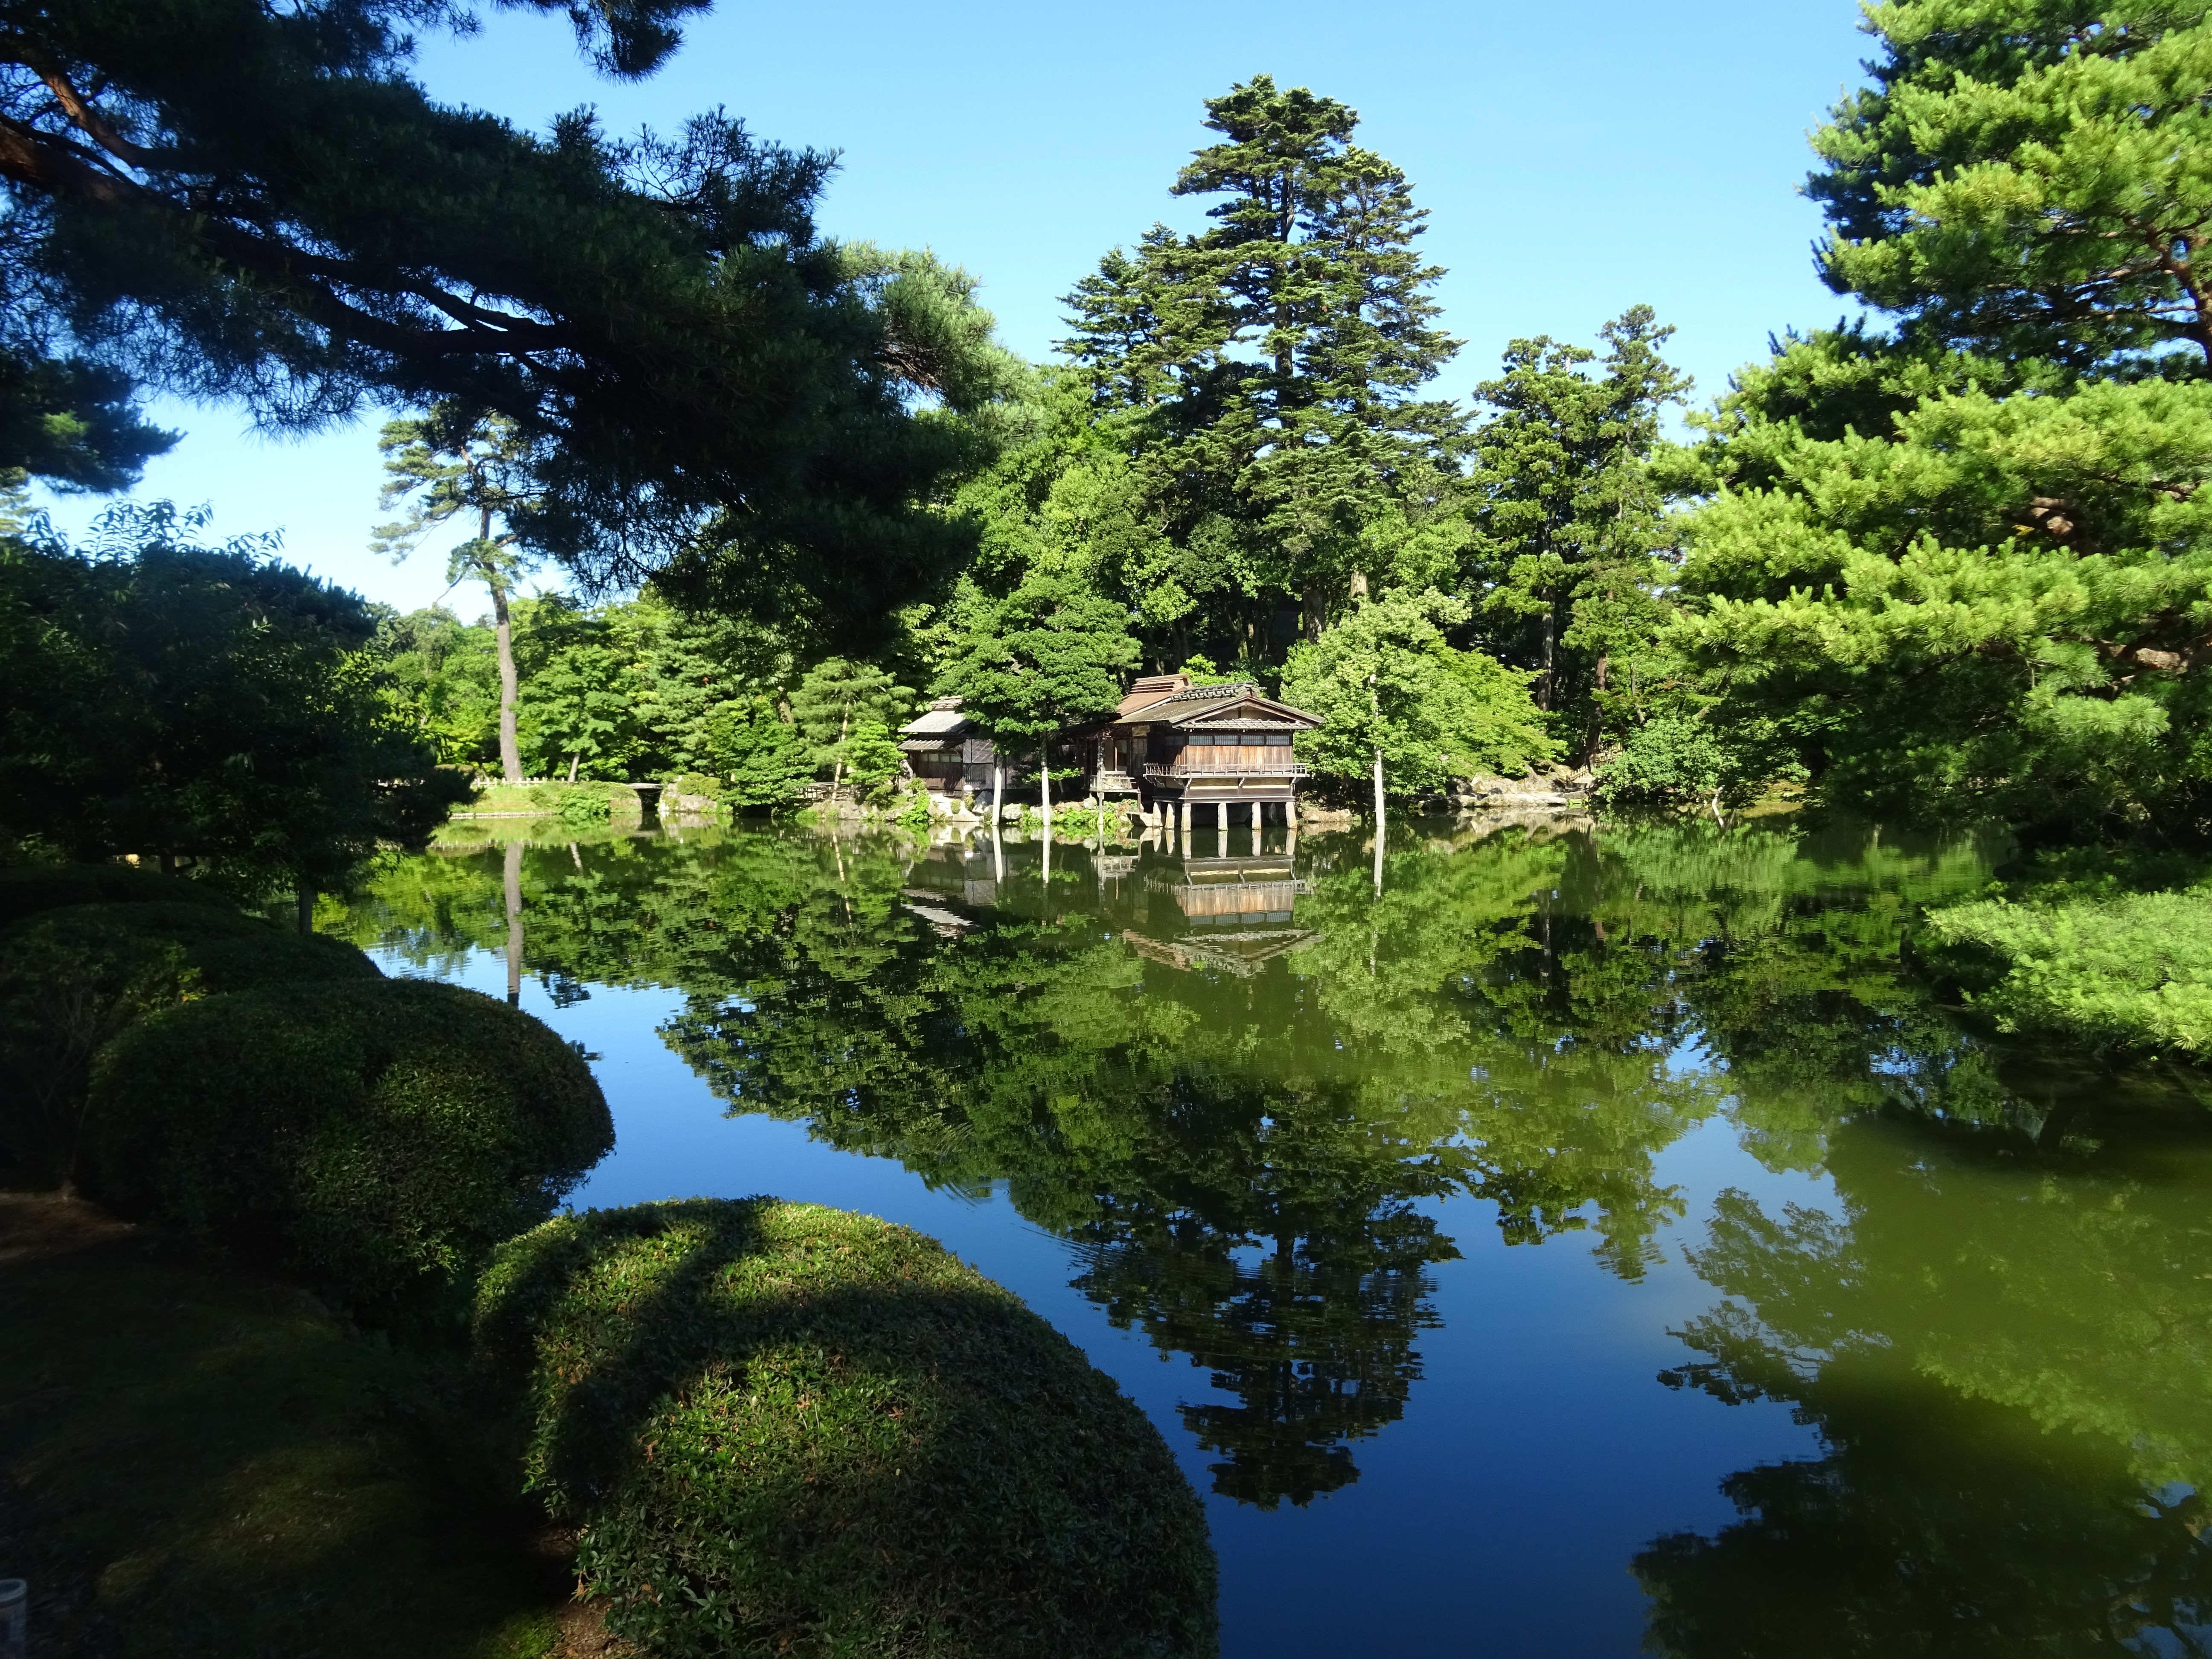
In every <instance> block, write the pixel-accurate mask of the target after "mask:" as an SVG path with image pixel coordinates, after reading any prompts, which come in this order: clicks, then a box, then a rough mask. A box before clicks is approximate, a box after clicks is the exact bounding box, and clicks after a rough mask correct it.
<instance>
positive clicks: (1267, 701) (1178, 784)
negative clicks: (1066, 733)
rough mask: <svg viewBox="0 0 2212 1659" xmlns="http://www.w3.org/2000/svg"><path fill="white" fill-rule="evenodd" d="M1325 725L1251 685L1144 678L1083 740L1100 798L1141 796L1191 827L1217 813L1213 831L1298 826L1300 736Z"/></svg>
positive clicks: (1149, 808) (1147, 805)
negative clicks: (1294, 746)
mask: <svg viewBox="0 0 2212 1659" xmlns="http://www.w3.org/2000/svg"><path fill="white" fill-rule="evenodd" d="M1320 725H1321V721H1320V720H1318V719H1317V718H1316V717H1315V716H1314V715H1311V714H1307V713H1306V712H1305V711H1304V709H1302V708H1291V705H1290V704H1288V703H1286V702H1276V701H1275V700H1274V699H1273V697H1267V696H1261V691H1260V688H1259V686H1258V685H1256V684H1254V683H1253V682H1251V681H1249V680H1237V681H1231V682H1229V683H1227V684H1218V685H1193V684H1191V683H1190V676H1188V674H1155V675H1152V676H1150V677H1148V678H1144V679H1140V680H1139V681H1138V682H1137V683H1136V684H1135V685H1133V686H1132V687H1131V688H1130V690H1129V695H1128V696H1126V697H1124V698H1122V699H1121V706H1120V707H1119V708H1117V709H1116V710H1115V714H1114V718H1113V719H1112V720H1109V721H1107V722H1105V723H1104V724H1103V726H1094V727H1091V728H1090V729H1088V730H1086V731H1085V732H1080V733H1073V734H1071V735H1072V736H1074V737H1076V738H1078V739H1079V741H1083V740H1087V742H1088V743H1089V744H1090V746H1091V751H1092V752H1091V761H1092V766H1091V793H1093V794H1096V795H1098V796H1101V797H1110V796H1114V795H1124V796H1126V795H1135V796H1137V797H1138V798H1139V800H1140V802H1141V803H1142V805H1143V809H1144V811H1145V812H1146V815H1147V816H1150V815H1151V814H1152V813H1153V812H1154V811H1161V812H1162V813H1164V815H1166V816H1168V817H1173V819H1174V820H1175V821H1176V823H1178V824H1179V825H1180V827H1181V828H1182V829H1185V830H1188V829H1191V828H1192V827H1193V826H1192V822H1191V819H1192V814H1193V811H1194V810H1199V811H1202V810H1204V809H1205V808H1207V807H1212V809H1213V811H1212V817H1213V827H1215V828H1226V827H1227V826H1228V825H1229V824H1230V823H1231V822H1232V821H1234V822H1241V823H1248V824H1250V825H1252V826H1254V827H1255V828H1256V827H1257V826H1259V825H1260V824H1262V823H1294V822H1296V814H1297V787H1298V780H1299V779H1300V778H1302V777H1304V776H1305V775H1306V768H1305V765H1304V763H1303V762H1301V761H1299V760H1298V759H1297V757H1296V756H1295V755H1294V754H1293V753H1292V750H1291V738H1294V737H1296V736H1297V734H1298V733H1299V732H1310V731H1312V730H1314V729H1315V728H1316V726H1320Z"/></svg>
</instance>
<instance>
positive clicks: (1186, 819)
mask: <svg viewBox="0 0 2212 1659" xmlns="http://www.w3.org/2000/svg"><path fill="white" fill-rule="evenodd" d="M1176 834H1177V835H1178V836H1182V839H1183V840H1184V841H1185V842H1188V840H1189V839H1190V802H1189V801H1188V799H1184V800H1179V801H1177V802H1176Z"/></svg>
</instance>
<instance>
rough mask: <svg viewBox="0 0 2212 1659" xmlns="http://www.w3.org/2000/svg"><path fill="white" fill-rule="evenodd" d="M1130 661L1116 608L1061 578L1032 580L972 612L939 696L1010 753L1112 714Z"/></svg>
mask: <svg viewBox="0 0 2212 1659" xmlns="http://www.w3.org/2000/svg"><path fill="white" fill-rule="evenodd" d="M1136 660H1137V647H1136V642H1135V641H1133V640H1132V639H1131V638H1130V637H1129V617H1128V613H1127V611H1125V610H1124V609H1122V607H1121V606H1120V605H1117V604H1115V602H1114V601H1113V600H1111V599H1104V598H1102V597H1101V596H1099V595H1097V594H1096V593H1093V592H1088V591H1086V590H1085V589H1084V588H1083V587H1082V586H1079V585H1078V584H1076V583H1074V582H1073V581H1070V580H1066V579H1065V578H1061V577H1054V576H1032V577H1031V578H1030V579H1029V580H1026V581H1024V583H1023V584H1022V586H1019V587H1018V588H1016V589H1015V590H1014V591H1013V592H1012V593H1010V594H1008V595H1007V596H1006V598H1005V599H1002V600H1000V601H999V602H998V603H996V604H993V605H983V606H981V607H979V609H978V611H977V612H976V613H975V616H974V617H973V618H972V619H971V623H970V626H969V629H968V630H967V631H966V632H965V633H964V634H963V636H962V637H961V638H960V640H959V641H958V642H957V651H956V653H955V654H954V655H953V656H952V658H951V661H950V662H949V663H948V664H947V665H945V669H944V670H943V671H942V672H941V673H940V674H939V677H938V686H937V689H938V690H939V691H940V692H941V693H944V694H946V695H949V696H957V697H958V698H959V699H960V700H961V705H960V706H961V712H962V713H963V714H967V715H968V716H969V718H970V719H971V720H974V721H975V723H976V724H977V725H979V726H981V727H982V728H983V729H984V730H985V731H986V732H989V733H990V734H991V735H992V737H993V738H994V739H996V740H997V741H998V742H1000V744H1003V745H1006V746H1007V747H1012V746H1013V745H1015V744H1019V743H1021V742H1022V741H1024V739H1027V740H1030V741H1036V740H1040V739H1042V738H1046V737H1047V736H1048V735H1049V734H1050V733H1052V732H1057V731H1059V730H1060V728H1061V727H1063V726H1066V725H1068V724H1070V723H1071V722H1073V721H1077V720H1088V719H1091V718H1093V717H1095V716H1097V715H1100V714H1106V713H1108V712H1109V711H1110V710H1112V708H1114V706H1115V704H1116V703H1118V702H1120V701H1121V675H1122V673H1123V671H1125V670H1127V669H1128V668H1130V667H1132V666H1133V665H1135V663H1136Z"/></svg>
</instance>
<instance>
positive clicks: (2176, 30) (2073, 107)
mask: <svg viewBox="0 0 2212 1659" xmlns="http://www.w3.org/2000/svg"><path fill="white" fill-rule="evenodd" d="M1863 27H1864V28H1865V29H1866V31H1867V32H1868V33H1869V34H1871V35H1873V36H1874V37H1875V40H1877V41H1878V42H1879V43H1880V46H1881V54H1880V56H1879V57H1877V58H1875V60H1874V61H1873V62H1871V63H1869V64H1868V65H1867V68H1868V70H1869V71H1870V73H1871V74H1872V75H1873V76H1874V80H1875V84H1874V86H1873V87H1871V88H1865V89H1863V90H1861V91H1858V92H1856V93H1853V94H1850V96H1848V97H1846V98H1845V99H1844V100H1843V101H1842V102H1841V103H1839V104H1838V106H1836V108H1835V111H1834V112H1833V114H1832V118H1831V120H1830V122H1829V124H1828V125H1826V126H1825V127H1823V128H1822V129H1820V131H1819V132H1817V133H1816V134H1814V140H1813V143H1814V149H1816V150H1817V151H1818V152H1819V153H1820V158H1821V160H1822V161H1823V162H1824V163H1825V164H1826V165H1825V167H1823V169H1822V170H1821V171H1820V172H1817V173H1814V175H1813V177H1812V178H1811V179H1810V180H1809V181H1808V185H1807V187H1806V188H1807V193H1808V195H1810V196H1811V197H1813V198H1814V200H1815V201H1818V202H1820V203H1821V204H1823V206H1824V207H1825V208H1826V212H1827V215H1828V218H1829V222H1830V226H1831V229H1830V233H1829V236H1828V240H1827V242H1826V246H1824V247H1823V249H1822V250H1821V256H1820V257H1821V263H1822V268H1823V270H1824V272H1825V274H1826V277H1827V280H1828V283H1829V284H1830V286H1831V287H1832V288H1834V289H1836V290H1837V291H1838V293H1843V294H1852V295H1858V296H1859V297H1860V298H1862V299H1864V300H1866V301H1869V302H1870V303H1872V304H1874V305H1875V306H1878V307H1881V308H1882V309H1884V310H1887V311H1892V312H1897V313H1903V314H1904V316H1905V318H1906V319H1907V331H1908V332H1909V333H1911V334H1913V335H1915V336H1917V337H1922V338H1923V339H1925V340H1927V341H1928V342H1929V343H1935V344H1947V343H1949V344H1962V345H1969V346H1973V347H1976V348H1978V349H1984V350H1986V351H1988V352H1990V354H1991V355H1992V356H1998V357H2044V358H2049V359H2051V360H2054V361H2057V362H2063V363H2066V364H2069V365H2071V366H2073V367H2075V368H2080V369H2092V370H2093V369H2095V368H2098V367H2099V366H2100V365H2106V364H2110V363H2112V362H2115V361H2116V360H2121V359H2125V358H2128V357H2131V356H2135V355H2136V354H2139V353H2144V352H2157V351H2159V350H2160V348H2161V347H2166V346H2169V345H2185V346H2186V347H2188V348H2191V349H2190V350H2189V351H2188V352H2187V353H2186V355H2185V357H2183V358H2181V359H2178V360H2176V361H2175V362H2174V364H2173V366H2174V367H2175V368H2178V369H2179V368H2183V367H2184V366H2185V365H2187V366H2189V367H2191V368H2193V370H2194V372H2196V373H2198V374H2202V373H2203V372H2204V370H2205V368H2206V366H2207V365H2208V364H2212V264H2208V263H2207V256H2208V247H2207V240H2208V238H2212V114H2208V112H2207V110H2206V106H2205V88H2206V86H2207V85H2208V84H2212V8H2208V7H2207V6H2205V5H2203V4H2202V3H2188V0H2184V3H2179V4H2177V3H2173V0H2119V3H2081V0H2075V3H2064V4H2031V3H2026V0H1890V3H1885V4H1878V5H1873V6H1869V8H1868V9H1867V13H1866V20H1865V22H1864V24H1863Z"/></svg>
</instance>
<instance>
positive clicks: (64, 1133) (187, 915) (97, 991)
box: [0, 877, 382, 1182]
mask: <svg viewBox="0 0 2212 1659" xmlns="http://www.w3.org/2000/svg"><path fill="white" fill-rule="evenodd" d="M162 879H163V878H160V877H155V878H154V880H155V881H156V882H160V881H161V880H162ZM381 977H382V975H380V973H379V972H378V970H377V967H376V964H375V963H373V962H371V961H370V960H369V959H368V957H366V956H364V955H363V954H362V952H361V951H357V950H356V949H355V948H354V947H353V946H352V945H348V944H346V943H345V942H344V941H343V940H342V939H327V938H324V937H322V936H320V935H317V934H307V935H302V934H299V933H289V932H287V931H285V930H284V929H283V928H280V927H274V926H272V925H271V924H270V923H269V922H266V921H260V920H258V919H257V918H255V917H252V916H248V915H240V913H239V912H237V911H236V910H233V909H228V908H221V907H219V906H216V905H212V904H200V903H191V904H185V903H177V902H146V903H132V904H115V903H103V904H73V905H69V906H65V907H63V908H56V909H46V910H40V911H38V912H36V913H34V914H33V915H28V916H26V917H24V918H22V919H21V920H20V921H17V922H15V924H14V925H13V926H12V927H8V928H6V929H4V930H0V1152H4V1153H5V1154H6V1156H7V1157H8V1158H9V1161H10V1162H11V1163H12V1164H15V1165H16V1166H18V1167H19V1168H20V1169H21V1170H23V1171H24V1172H26V1173H27V1174H30V1175H31V1176H34V1177H37V1178H40V1179H44V1180H47V1181H54V1182H59V1181H64V1180H68V1179H70V1178H71V1177H72V1176H74V1175H75V1173H76V1152H77V1150H78V1147H79V1144H80V1142H81V1140H82V1129H83V1124H84V1109H85V1085H86V1073H87V1070H88V1067H89V1066H90V1065H91V1063H92V1058H93V1055H94V1054H96V1053H97V1052H98V1051H99V1049H100V1047H101V1046H102V1045H103V1044H105V1043H106V1042H109V1041H110V1040H111V1039H112V1038H113V1037H114V1036H116V1035H117V1034H118V1032H120V1031H122V1030H124V1029H125V1027H127V1026H129V1025H130V1024H131V1023H132V1022H134V1021H136V1020H138V1019H141V1018H144V1017H145V1016H146V1015H148V1014H149V1013H152V1012H155V1010H156V1009H161V1008H168V1007H174V1006H176V1005H178V1004H179V1003H181V1002H185V1001H188V1000H191V999H192V998H194V997H200V996H208V995H211V994H219V993H222V992H226V991H247V990H256V989H259V988H261V987H266V986H289V985H298V984H304V983H307V982H310V981H324V980H363V979H370V980H374V979H380V978H381Z"/></svg>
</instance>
